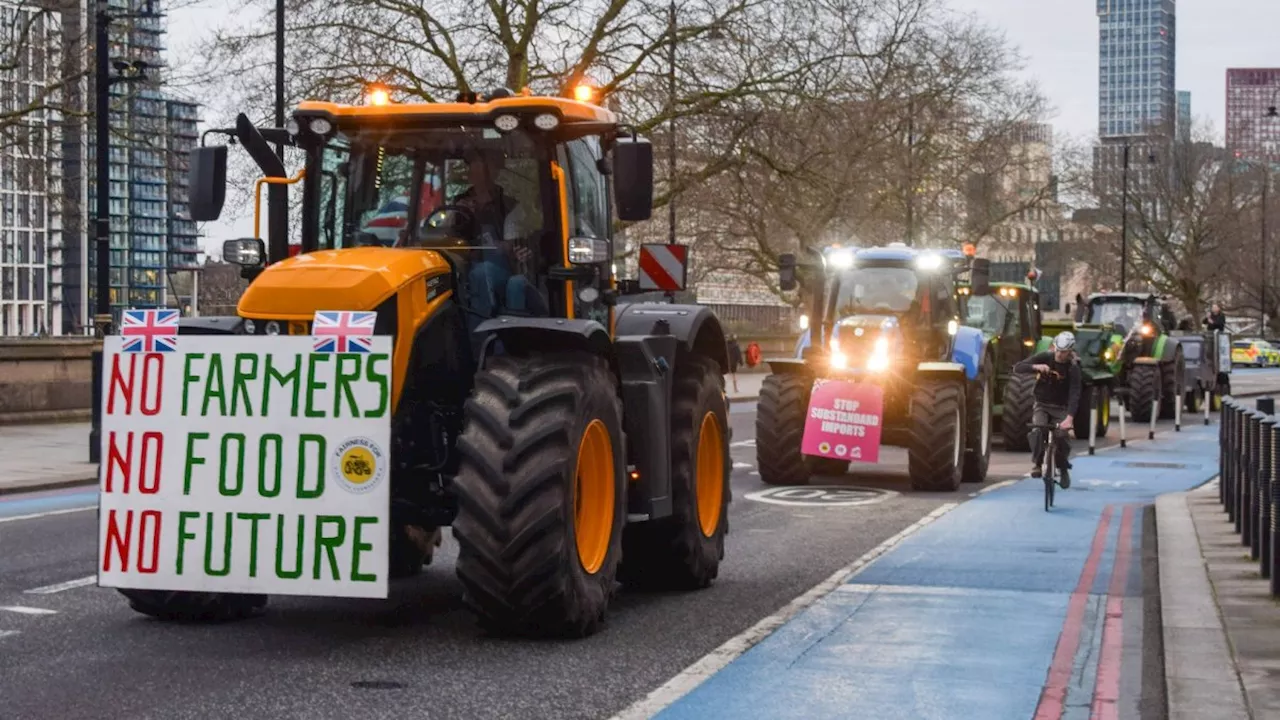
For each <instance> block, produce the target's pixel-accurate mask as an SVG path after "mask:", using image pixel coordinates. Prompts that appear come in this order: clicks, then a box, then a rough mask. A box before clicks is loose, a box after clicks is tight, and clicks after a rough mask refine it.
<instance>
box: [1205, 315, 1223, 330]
mask: <svg viewBox="0 0 1280 720" xmlns="http://www.w3.org/2000/svg"><path fill="white" fill-rule="evenodd" d="M1203 322H1204V324H1205V325H1207V326H1208V327H1209V329H1210V330H1226V329H1227V318H1226V316H1225V315H1223V314H1222V313H1209V314H1208V315H1206V316H1205V318H1204V321H1203Z"/></svg>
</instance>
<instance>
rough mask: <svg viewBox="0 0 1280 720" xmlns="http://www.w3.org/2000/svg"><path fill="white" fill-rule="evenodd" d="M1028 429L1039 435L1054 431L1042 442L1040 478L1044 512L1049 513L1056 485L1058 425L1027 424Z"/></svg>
mask: <svg viewBox="0 0 1280 720" xmlns="http://www.w3.org/2000/svg"><path fill="white" fill-rule="evenodd" d="M1028 427H1031V428H1033V429H1035V430H1037V431H1039V432H1041V433H1044V431H1046V430H1050V431H1055V432H1049V433H1048V435H1049V437H1048V438H1046V439H1044V440H1043V442H1044V456H1043V457H1044V474H1043V476H1042V477H1043V478H1044V511H1045V512H1049V508H1051V507H1053V488H1054V486H1055V485H1057V484H1058V478H1057V477H1056V476H1055V475H1054V473H1055V472H1056V471H1057V470H1058V468H1057V467H1056V465H1057V450H1058V433H1057V432H1056V431H1057V430H1058V429H1059V428H1058V423H1053V424H1052V425H1037V424H1035V423H1028Z"/></svg>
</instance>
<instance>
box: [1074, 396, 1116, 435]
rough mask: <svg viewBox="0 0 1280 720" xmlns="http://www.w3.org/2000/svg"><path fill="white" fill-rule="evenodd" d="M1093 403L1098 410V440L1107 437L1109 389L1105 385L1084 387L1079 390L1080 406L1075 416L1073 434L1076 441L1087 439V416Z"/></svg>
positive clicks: (1109, 417) (1109, 410)
mask: <svg viewBox="0 0 1280 720" xmlns="http://www.w3.org/2000/svg"><path fill="white" fill-rule="evenodd" d="M1094 393H1096V396H1095V395H1094ZM1095 402H1096V403H1097V406H1098V409H1099V413H1098V438H1099V439H1101V438H1104V437H1106V436H1107V428H1109V427H1111V389H1110V388H1108V387H1107V386H1106V385H1085V386H1084V387H1082V388H1080V404H1079V405H1078V406H1077V409H1076V415H1075V427H1074V432H1075V434H1076V439H1077V440H1088V439H1089V414H1090V413H1091V412H1092V411H1093V403H1095Z"/></svg>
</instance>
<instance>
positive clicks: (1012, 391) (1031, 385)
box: [1000, 373, 1036, 452]
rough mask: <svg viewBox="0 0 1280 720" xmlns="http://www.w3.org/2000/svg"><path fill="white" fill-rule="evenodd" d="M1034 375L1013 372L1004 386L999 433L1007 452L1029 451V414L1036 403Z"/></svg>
mask: <svg viewBox="0 0 1280 720" xmlns="http://www.w3.org/2000/svg"><path fill="white" fill-rule="evenodd" d="M1035 392H1036V376H1035V375H1024V374H1020V373H1014V374H1013V375H1010V376H1009V382H1007V383H1005V386H1004V398H1003V404H1004V409H1003V411H1002V412H1001V414H1000V434H1001V435H1003V436H1004V449H1005V451H1007V452H1029V451H1030V450H1031V441H1030V440H1029V439H1028V438H1027V433H1030V432H1031V427H1030V425H1031V415H1032V413H1033V412H1034V410H1035V403H1036V397H1035Z"/></svg>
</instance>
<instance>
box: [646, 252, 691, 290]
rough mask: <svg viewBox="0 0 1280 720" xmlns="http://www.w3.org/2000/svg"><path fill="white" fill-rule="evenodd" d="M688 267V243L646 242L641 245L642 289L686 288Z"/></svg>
mask: <svg viewBox="0 0 1280 720" xmlns="http://www.w3.org/2000/svg"><path fill="white" fill-rule="evenodd" d="M688 268H689V246H688V245H665V244H659V243H645V244H643V245H641V246H640V289H641V290H662V291H664V292H675V291H677V290H684V286H685V281H686V277H685V276H686V274H687V272H686V271H687V270H688Z"/></svg>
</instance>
